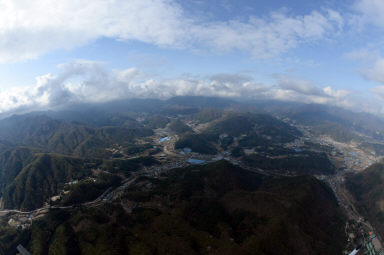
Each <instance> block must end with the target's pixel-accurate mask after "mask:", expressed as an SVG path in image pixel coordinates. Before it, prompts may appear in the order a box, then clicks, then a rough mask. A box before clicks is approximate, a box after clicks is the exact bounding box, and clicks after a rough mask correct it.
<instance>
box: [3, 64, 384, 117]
mask: <svg viewBox="0 0 384 255" xmlns="http://www.w3.org/2000/svg"><path fill="white" fill-rule="evenodd" d="M60 70H61V71H60V73H59V74H58V75H57V76H53V75H51V74H47V75H43V76H39V77H37V79H36V84H35V85H33V86H30V87H26V88H17V89H10V90H6V91H2V92H0V113H8V114H10V113H16V112H25V111H33V110H41V109H55V108H58V107H65V106H68V105H70V104H76V103H101V102H107V101H111V100H117V99H127V98H160V99H166V98H170V97H173V96H184V95H194V96H220V97H229V98H242V99H276V100H284V101H296V102H304V103H319V104H329V105H336V106H341V107H344V108H348V109H352V110H367V111H370V112H374V111H376V113H377V111H378V109H376V108H372V105H373V104H372V102H370V105H369V106H364V105H362V104H361V101H362V100H359V99H358V98H356V97H355V96H353V93H352V92H351V91H348V90H337V89H334V88H332V87H330V86H325V87H319V86H317V85H316V84H315V83H313V82H312V81H309V80H305V79H302V78H297V77H293V76H288V75H275V76H274V79H275V83H274V84H272V85H266V84H263V83H260V82H257V81H255V80H254V79H253V78H252V77H250V76H247V75H243V74H216V75H211V76H208V77H194V78H185V77H181V78H174V79H161V78H156V79H155V78H153V77H150V76H149V75H148V74H145V73H144V72H142V71H140V70H139V69H137V68H130V69H126V70H114V71H108V70H107V69H106V68H105V66H104V64H103V63H99V62H92V61H86V60H80V61H75V62H71V63H67V64H63V65H60ZM355 94H356V93H355ZM370 107H371V108H370ZM379 110H381V109H379Z"/></svg>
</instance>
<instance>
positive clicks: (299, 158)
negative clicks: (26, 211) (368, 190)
mask: <svg viewBox="0 0 384 255" xmlns="http://www.w3.org/2000/svg"><path fill="white" fill-rule="evenodd" d="M243 160H244V162H245V163H246V164H247V165H249V166H251V167H258V168H261V169H265V170H270V171H277V172H283V173H285V172H289V173H295V174H300V175H302V174H305V175H308V174H311V175H312V174H333V173H334V172H335V167H334V166H333V165H332V163H331V161H330V160H329V158H328V156H327V155H326V154H325V153H316V152H310V151H305V152H303V153H301V154H297V155H285V156H279V157H277V158H270V157H266V156H261V155H257V154H252V155H249V156H245V157H244V158H243Z"/></svg>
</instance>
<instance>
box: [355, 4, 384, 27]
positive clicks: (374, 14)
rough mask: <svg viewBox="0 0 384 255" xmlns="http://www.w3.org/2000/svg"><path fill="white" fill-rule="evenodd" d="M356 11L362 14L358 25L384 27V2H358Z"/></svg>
mask: <svg viewBox="0 0 384 255" xmlns="http://www.w3.org/2000/svg"><path fill="white" fill-rule="evenodd" d="M353 7H354V9H355V10H356V11H357V12H358V13H359V14H360V16H359V17H355V18H357V19H358V23H362V24H367V23H370V24H374V25H377V26H380V27H383V26H384V17H383V12H384V2H383V1H381V0H357V1H356V2H355V4H354V6H353Z"/></svg>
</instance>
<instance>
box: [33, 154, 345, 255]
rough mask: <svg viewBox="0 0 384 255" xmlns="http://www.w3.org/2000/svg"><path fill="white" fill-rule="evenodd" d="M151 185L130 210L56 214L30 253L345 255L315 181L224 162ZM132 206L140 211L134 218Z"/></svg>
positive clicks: (330, 206)
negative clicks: (261, 171) (269, 175)
mask: <svg viewBox="0 0 384 255" xmlns="http://www.w3.org/2000/svg"><path fill="white" fill-rule="evenodd" d="M148 181H151V182H152V183H153V185H154V186H153V188H152V189H150V190H148V189H140V188H136V189H134V190H133V189H131V190H129V191H127V193H126V195H125V196H124V198H123V207H121V205H118V204H107V205H105V206H103V207H99V208H97V209H96V208H95V209H85V208H83V209H78V210H77V211H76V212H75V213H71V214H69V213H64V212H62V213H59V212H54V211H53V212H52V213H50V215H49V217H47V218H46V219H43V220H41V221H39V222H38V223H37V224H35V225H34V227H33V228H32V240H31V242H30V248H31V251H32V252H33V254H36V255H40V254H41V255H42V254H53V253H51V252H53V251H59V250H61V251H63V252H65V254H68V253H71V254H84V255H86V254H122V253H127V252H128V253H129V254H179V253H182V254H340V253H341V251H342V248H343V245H344V242H345V237H344V229H343V222H344V218H343V216H342V214H341V213H340V211H339V209H338V206H337V203H336V200H335V198H334V196H333V194H332V191H331V190H330V189H329V188H328V187H327V186H326V185H325V184H323V183H322V182H320V181H318V180H316V179H314V178H312V177H292V178H288V177H286V178H271V177H266V176H263V175H258V174H254V173H251V172H248V171H245V170H243V169H241V168H238V167H235V166H233V165H231V164H229V163H227V162H225V161H221V162H218V163H214V164H209V165H206V166H203V167H191V168H186V169H177V170H174V171H172V172H170V173H169V178H168V179H166V180H164V181H158V180H148ZM132 202H133V203H136V204H137V206H136V207H135V208H134V209H133V210H132V211H130V210H127V208H128V207H129V206H128V205H130V204H132ZM124 204H125V205H126V206H128V207H125V206H124ZM140 205H142V206H140ZM121 219H124V220H121ZM47 230H48V231H47ZM69 244H70V245H69Z"/></svg>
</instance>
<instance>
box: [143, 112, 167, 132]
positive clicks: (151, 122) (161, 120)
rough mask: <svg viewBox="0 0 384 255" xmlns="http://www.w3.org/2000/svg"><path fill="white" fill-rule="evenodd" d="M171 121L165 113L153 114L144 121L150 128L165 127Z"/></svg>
mask: <svg viewBox="0 0 384 255" xmlns="http://www.w3.org/2000/svg"><path fill="white" fill-rule="evenodd" d="M168 123H169V118H168V117H166V116H163V115H158V114H156V115H151V116H149V117H147V118H146V119H145V121H144V125H145V126H146V127H148V128H150V129H156V128H165V126H166V125H167V124H168Z"/></svg>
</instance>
